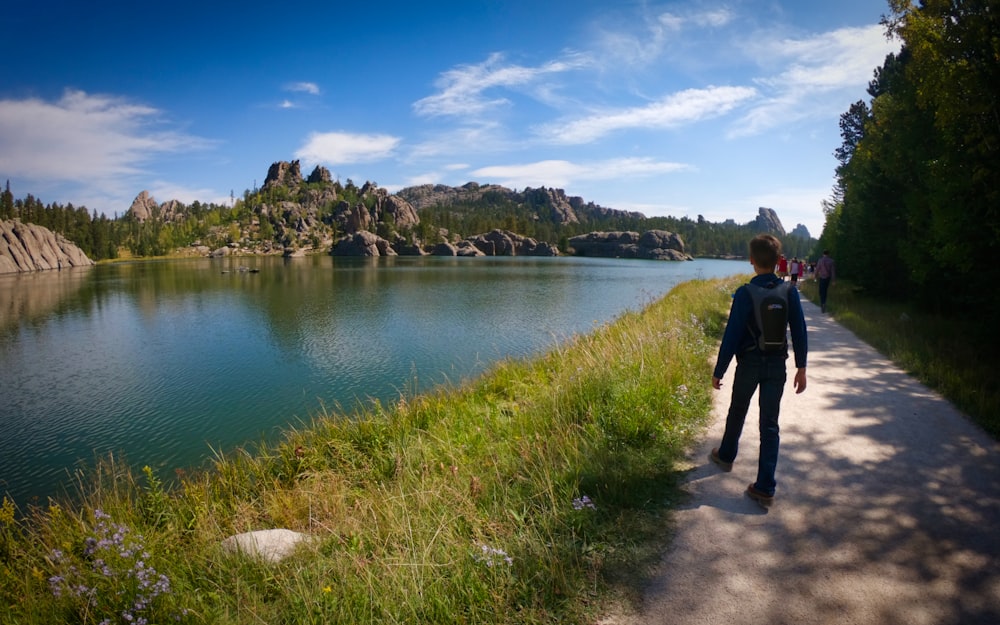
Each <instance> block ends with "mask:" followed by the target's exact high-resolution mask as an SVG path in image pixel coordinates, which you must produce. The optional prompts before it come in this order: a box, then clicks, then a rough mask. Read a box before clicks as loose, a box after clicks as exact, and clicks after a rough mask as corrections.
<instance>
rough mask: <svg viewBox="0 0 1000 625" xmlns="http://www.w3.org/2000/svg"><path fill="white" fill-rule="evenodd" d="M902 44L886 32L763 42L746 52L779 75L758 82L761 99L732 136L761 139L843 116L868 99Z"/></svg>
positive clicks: (874, 29)
mask: <svg viewBox="0 0 1000 625" xmlns="http://www.w3.org/2000/svg"><path fill="white" fill-rule="evenodd" d="M898 50H899V43H898V42H893V41H887V40H886V38H885V36H884V31H883V29H882V27H881V26H878V25H872V26H866V27H860V28H842V29H838V30H834V31H830V32H826V33H820V34H817V35H815V36H812V37H807V38H802V39H788V38H786V39H777V40H767V39H763V40H758V41H755V42H754V43H753V45H751V46H748V47H747V49H746V51H747V52H748V53H749V54H750V55H751V56H753V57H754V58H756V59H757V61H758V63H760V64H761V65H762V66H775V65H780V66H781V70H780V71H778V72H777V73H775V74H773V75H770V76H765V77H761V78H757V79H756V80H755V81H754V82H755V83H756V84H757V85H759V86H760V89H761V91H762V92H763V93H764V94H765V97H763V98H761V99H760V100H759V101H758V102H757V103H756V105H755V106H754V107H752V108H751V109H750V110H749V111H748V112H747V113H746V114H745V115H744V116H743V117H742V119H740V120H739V122H738V123H737V124H736V126H734V128H733V129H732V130H731V132H730V135H731V136H747V135H754V134H759V133H761V132H764V131H768V130H771V129H772V128H776V127H780V126H783V125H787V124H788V123H789V122H794V121H796V120H801V119H810V118H815V117H820V116H822V117H829V116H831V115H832V116H838V115H839V114H840V113H841V112H843V111H845V110H846V109H847V107H848V106H850V104H851V102H854V101H856V100H857V99H859V97H864V88H865V85H867V83H868V81H869V80H871V78H872V76H873V72H874V70H875V68H876V67H878V66H880V65H881V64H882V63H883V62H884V61H885V57H886V55H887V54H889V53H891V52H897V51H898Z"/></svg>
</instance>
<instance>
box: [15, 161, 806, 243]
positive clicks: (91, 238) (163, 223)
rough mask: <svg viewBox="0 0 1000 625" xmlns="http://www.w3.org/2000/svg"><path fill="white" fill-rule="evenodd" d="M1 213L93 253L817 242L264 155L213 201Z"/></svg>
mask: <svg viewBox="0 0 1000 625" xmlns="http://www.w3.org/2000/svg"><path fill="white" fill-rule="evenodd" d="M0 218H2V219H9V218H18V219H20V220H21V221H22V222H24V223H36V224H39V225H43V226H45V227H48V228H50V229H52V230H53V231H55V232H59V233H61V234H63V235H64V236H66V237H67V238H68V239H70V240H72V241H74V242H75V243H77V244H78V245H79V246H80V248H81V249H82V250H83V251H84V253H86V254H87V255H88V256H90V257H91V258H94V259H96V260H100V259H105V258H120V257H126V256H144V257H145V256H160V255H173V254H188V255H199V256H205V255H227V254H240V255H247V254H283V255H286V256H296V255H302V254H308V253H335V254H336V253H344V254H348V253H350V254H357V253H370V254H372V255H374V252H375V251H379V253H387V252H388V250H390V249H391V250H392V253H397V254H423V253H432V252H433V251H434V250H435V249H438V250H444V251H445V252H447V250H448V246H450V247H452V248H455V247H456V246H459V244H463V242H465V243H464V245H465V249H466V250H470V251H472V248H474V247H477V244H476V243H475V241H477V240H480V241H481V238H482V237H484V236H485V235H486V234H487V233H492V232H494V231H502V232H504V233H507V234H506V235H505V236H507V238H508V239H510V241H511V244H512V245H514V246H517V247H518V248H519V249H538V250H540V251H541V253H546V254H547V253H551V252H553V251H555V249H556V248H558V250H559V251H560V252H562V253H566V252H567V251H568V247H569V245H568V244H569V240H570V239H571V238H573V237H579V236H581V235H587V234H589V233H592V232H623V233H628V232H634V233H637V236H638V234H641V233H645V232H648V231H662V232H667V233H672V234H676V235H678V236H679V239H680V240H681V241H683V244H684V250H683V251H684V252H685V253H686V254H689V255H692V256H745V254H746V243H747V241H748V240H749V238H750V237H752V236H753V234H755V233H757V232H772V233H774V234H776V235H777V236H779V237H781V238H782V240H783V242H784V244H785V252H786V254H787V255H789V256H799V257H805V256H807V255H808V254H810V253H812V252H813V247H814V246H815V240H812V239H810V237H809V233H808V231H807V230H806V229H805V227H804V226H802V225H798V226H797V227H796V228H795V229H794V230H792V231H791V232H790V233H789V232H786V231H785V229H784V227H783V226H782V224H781V220H780V219H779V218H778V215H777V214H776V213H775V211H773V210H772V209H770V208H763V207H762V208H759V209H758V215H757V216H756V217H755V218H754V219H752V220H750V221H747V222H744V223H737V222H736V221H735V220H727V221H726V222H724V223H712V222H708V221H705V220H704V219H703V218H701V217H699V218H698V220H697V221H695V220H692V219H689V218H686V217H685V218H680V219H677V218H674V217H647V216H645V215H643V214H642V213H638V212H633V211H623V210H617V209H614V208H608V207H604V206H600V205H598V204H595V203H593V202H589V201H587V200H585V199H584V198H581V197H576V196H568V195H566V193H565V191H563V190H562V189H554V188H545V187H542V188H537V189H532V188H525V189H523V190H521V191H515V190H512V189H508V188H506V187H502V186H499V185H494V184H479V183H477V182H469V183H467V184H465V185H462V186H460V187H450V186H446V185H421V186H415V187H407V188H404V189H401V190H400V191H398V192H396V193H390V192H389V191H388V190H387V189H385V188H382V187H379V186H378V185H377V184H375V183H372V182H366V183H364V184H363V185H362V186H360V187H359V186H357V185H355V184H354V182H353V181H352V180H350V179H348V180H347V181H346V182H344V183H342V182H341V181H340V180H333V179H332V178H331V175H330V172H329V171H328V170H327V169H325V168H324V167H316V168H314V169H313V171H312V172H311V173H310V174H309V175H308V176H303V174H302V171H301V168H300V164H299V162H298V161H291V162H288V161H278V162H275V163H273V164H272V165H271V166H270V168H269V169H268V173H267V177H266V178H265V181H264V184H263V186H261V187H260V188H254V189H253V190H246V191H244V193H243V194H242V196H240V197H235V196H234V197H232V198H231V200H230V202H228V203H227V204H223V205H219V204H202V203H200V202H197V201H196V202H192V203H191V204H184V203H183V202H180V201H178V200H175V199H171V200H167V201H165V202H159V201H157V200H156V199H155V198H154V197H152V196H151V195H150V194H149V193H148V192H147V191H142V192H140V193H139V194H138V195H137V196H136V198H135V200H134V201H133V203H132V205H131V206H130V207H129V208H128V210H127V211H125V213H124V215H122V216H121V217H118V216H115V218H113V219H109V218H108V217H106V216H104V215H97V214H96V213H94V214H93V215H91V214H90V213H89V212H88V211H87V209H86V208H83V207H73V206H72V205H66V206H60V205H57V204H49V205H43V204H42V203H41V202H40V201H39V200H37V199H35V198H33V197H31V196H30V195H29V196H28V197H27V198H26V199H25V200H16V201H15V200H14V199H13V195H12V194H11V193H10V191H9V188H8V189H7V190H6V191H5V192H4V193H3V197H2V201H0ZM340 246H344V247H342V248H341V249H339V252H338V247H340ZM438 246H446V247H443V248H442V247H438ZM480 247H481V246H480ZM365 250H367V252H366V251H365Z"/></svg>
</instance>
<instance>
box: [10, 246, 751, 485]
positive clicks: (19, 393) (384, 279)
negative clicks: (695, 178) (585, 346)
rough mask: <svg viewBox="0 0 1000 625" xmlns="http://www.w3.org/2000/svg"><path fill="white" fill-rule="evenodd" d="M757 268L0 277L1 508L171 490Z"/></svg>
mask: <svg viewBox="0 0 1000 625" xmlns="http://www.w3.org/2000/svg"><path fill="white" fill-rule="evenodd" d="M241 266H245V267H249V268H253V269H257V270H259V272H258V273H250V272H241V271H239V268H240V267H241ZM748 267H749V266H748V265H746V263H739V262H733V261H718V260H698V261H694V262H682V263H670V262H654V261H630V260H617V259H587V258H538V259H530V258H438V257H434V258H394V259H341V258H336V259H334V258H331V257H329V256H317V257H311V258H299V259H289V260H285V259H280V258H252V259H215V260H210V259H194V260H185V261H179V260H178V261H164V262H142V263H123V264H115V265H105V266H99V267H94V268H90V269H83V270H78V269H74V270H69V271H61V272H44V273H39V274H30V275H23V276H9V275H8V276H0V396H2V400H0V432H2V434H0V493H7V494H8V495H9V496H11V497H12V498H13V499H14V500H15V501H16V502H18V503H24V502H28V501H32V500H34V499H35V498H38V500H40V501H42V502H44V501H45V499H44V498H45V497H47V496H49V495H61V494H63V493H64V492H65V489H66V485H67V484H69V483H70V475H71V474H72V473H73V471H74V470H76V469H78V468H81V467H87V466H89V465H91V464H92V463H93V461H94V459H95V458H96V457H99V456H104V455H106V454H108V453H115V454H117V455H119V456H122V457H124V458H125V459H126V460H127V461H129V462H130V463H132V464H134V465H137V466H141V465H144V464H148V465H150V466H152V467H154V468H155V469H157V472H158V474H159V475H161V477H164V478H166V479H169V478H170V477H171V476H172V475H173V471H174V470H175V469H177V468H192V467H196V466H198V465H200V464H201V463H203V462H204V460H205V459H206V458H208V457H209V456H210V455H211V453H212V451H211V450H212V449H216V450H222V451H225V450H230V449H232V448H234V447H236V446H239V445H241V444H245V443H248V442H253V441H259V440H261V439H268V440H273V439H275V438H277V437H278V436H279V435H280V431H281V429H282V428H284V427H286V426H288V425H290V424H293V425H294V424H298V423H301V422H308V421H309V419H310V418H311V417H312V416H313V415H316V414H319V413H320V412H321V411H322V409H323V407H324V406H326V407H327V408H330V409H335V408H337V407H342V408H344V409H350V408H352V407H355V406H357V403H358V402H359V401H361V402H363V401H366V400H367V399H368V398H379V399H391V398H393V397H397V396H399V394H400V393H412V392H414V391H420V390H426V389H427V388H429V387H430V386H432V385H436V384H441V383H447V382H458V381H461V380H464V379H467V378H468V377H470V376H474V375H477V374H479V373H481V372H482V371H483V370H484V368H486V367H488V366H489V365H490V364H491V363H493V362H495V361H496V360H498V359H501V358H504V357H508V356H511V357H522V356H527V355H531V354H535V353H538V352H540V351H543V350H545V349H546V348H548V347H551V346H552V345H553V344H554V343H555V342H557V341H560V340H562V339H565V338H566V337H568V336H570V335H573V334H576V333H581V332H588V331H590V330H591V329H593V328H594V327H595V325H597V324H602V323H605V322H607V321H610V320H611V319H613V318H615V317H617V316H618V315H620V314H621V313H622V312H624V311H625V310H626V309H633V310H635V309H639V308H641V307H642V306H643V305H645V304H647V303H649V302H650V301H652V300H653V299H655V298H658V297H659V296H661V295H662V294H664V293H666V292H667V291H668V290H669V289H670V288H671V287H672V286H674V285H675V284H677V283H679V282H682V281H685V280H689V279H692V278H702V277H704V278H709V277H715V276H723V275H732V274H735V273H745V272H746V270H747V269H748Z"/></svg>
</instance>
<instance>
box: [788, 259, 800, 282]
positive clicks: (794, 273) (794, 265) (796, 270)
mask: <svg viewBox="0 0 1000 625" xmlns="http://www.w3.org/2000/svg"><path fill="white" fill-rule="evenodd" d="M801 270H802V265H801V264H799V259H798V258H793V259H792V262H791V263H790V264H789V265H788V275H790V276H791V277H792V284H796V283H797V282H798V281H799V274H800V273H801Z"/></svg>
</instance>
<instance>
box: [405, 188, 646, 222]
mask: <svg viewBox="0 0 1000 625" xmlns="http://www.w3.org/2000/svg"><path fill="white" fill-rule="evenodd" d="M396 195H397V196H399V197H401V198H403V199H404V200H406V201H407V202H409V203H410V204H412V205H413V207H414V208H416V209H417V210H418V211H419V210H420V209H422V208H426V207H428V206H450V205H455V204H474V203H476V202H480V201H482V200H484V199H494V200H497V201H503V202H512V203H514V204H518V205H524V206H527V207H529V208H531V209H532V210H534V211H535V213H536V214H537V215H538V217H539V219H544V220H546V221H551V222H553V223H558V224H570V223H581V222H584V223H585V222H587V221H589V220H590V219H592V218H598V217H611V216H615V217H624V218H635V219H644V218H645V215H643V214H642V213H636V212H628V211H620V210H616V209H613V208H605V207H603V206H599V205H597V204H594V203H593V202H585V201H584V200H583V198H581V197H577V196H567V195H566V192H565V191H563V190H562V189H548V188H545V187H541V188H538V189H532V188H531V187H528V188H525V189H524V191H521V192H518V191H514V190H512V189H508V188H507V187H502V186H500V185H496V184H486V185H480V184H479V183H476V182H467V183H466V184H464V185H462V186H461V187H449V186H447V185H443V184H436V185H435V184H425V185H419V186H416V187H407V188H405V189H400V190H399V191H397V192H396Z"/></svg>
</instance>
